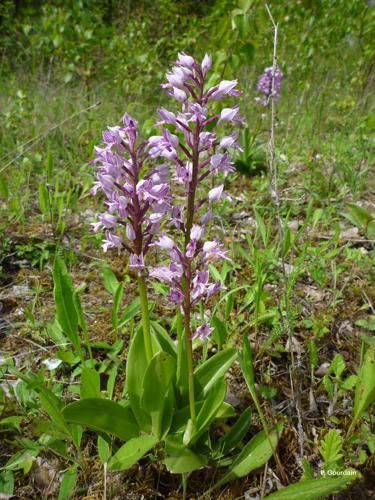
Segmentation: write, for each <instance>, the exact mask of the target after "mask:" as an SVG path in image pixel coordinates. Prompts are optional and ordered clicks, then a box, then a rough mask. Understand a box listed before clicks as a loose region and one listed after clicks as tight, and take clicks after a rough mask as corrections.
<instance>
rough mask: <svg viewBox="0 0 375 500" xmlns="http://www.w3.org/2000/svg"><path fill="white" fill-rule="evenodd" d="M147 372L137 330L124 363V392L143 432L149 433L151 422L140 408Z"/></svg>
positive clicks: (143, 346)
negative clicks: (144, 378)
mask: <svg viewBox="0 0 375 500" xmlns="http://www.w3.org/2000/svg"><path fill="white" fill-rule="evenodd" d="M146 370H147V359H146V353H145V345H144V342H143V330H142V328H138V330H137V331H136V333H135V335H134V337H133V339H132V341H131V344H130V349H129V354H128V359H127V362H126V378H125V384H126V391H127V394H128V397H129V400H130V403H131V407H132V410H133V412H134V416H135V418H136V419H137V421H138V424H139V427H140V428H141V430H142V431H143V432H146V433H150V432H151V420H150V417H149V415H147V413H146V412H145V411H144V410H142V408H141V396H142V392H143V377H144V376H145V373H146Z"/></svg>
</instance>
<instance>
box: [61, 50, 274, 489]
mask: <svg viewBox="0 0 375 500" xmlns="http://www.w3.org/2000/svg"><path fill="white" fill-rule="evenodd" d="M211 65H212V62H211V58H210V57H209V56H208V55H206V56H205V57H204V59H203V61H202V62H201V63H199V62H197V61H196V60H195V59H194V58H193V57H191V56H189V55H187V54H184V53H182V54H179V56H178V59H177V61H176V62H175V63H174V65H173V67H172V69H171V71H169V72H168V73H167V75H166V78H167V83H165V84H163V85H162V88H163V89H164V91H165V92H166V93H167V95H168V96H170V97H171V99H173V100H174V101H175V103H176V104H177V106H178V109H176V110H173V111H170V110H167V109H165V108H162V109H159V110H158V113H159V116H160V120H159V121H158V123H157V126H159V127H161V132H160V135H154V136H151V137H149V139H148V140H143V141H141V140H140V139H139V137H138V135H139V134H138V125H137V122H136V121H135V120H134V119H133V118H131V117H130V116H129V115H128V114H126V115H125V116H124V119H123V127H110V128H109V129H108V130H107V131H106V132H104V134H103V142H104V144H103V146H102V147H97V148H96V158H95V160H94V163H95V164H96V165H97V172H96V182H95V184H94V188H93V192H94V194H95V193H97V192H98V191H99V190H100V191H101V192H102V193H104V196H105V201H104V206H105V212H104V213H102V214H100V215H99V216H98V222H96V223H94V230H96V231H98V230H102V229H104V230H105V238H104V241H103V250H104V251H107V250H108V249H112V248H113V249H115V250H117V251H118V252H125V253H127V254H128V255H129V267H130V268H133V269H134V270H135V271H136V274H137V281H138V288H139V297H140V302H141V314H142V326H141V327H140V328H139V329H138V330H137V331H136V333H135V335H134V336H133V338H132V341H131V344H130V349H129V353H128V356H127V361H126V378H125V391H124V394H126V395H127V399H125V400H123V401H120V402H119V403H116V402H114V401H111V400H106V399H103V398H92V397H89V398H83V399H81V400H80V401H77V402H74V403H72V404H70V405H68V406H67V407H66V408H65V409H64V411H63V415H64V418H65V419H66V420H67V421H68V422H71V423H75V424H80V425H83V426H86V427H88V428H91V429H94V430H96V431H98V432H99V433H100V434H101V435H102V436H106V439H109V438H108V436H110V435H112V436H115V437H117V438H119V439H121V440H124V441H126V442H125V444H124V445H123V446H121V447H120V448H118V449H117V451H116V452H115V453H114V455H113V456H112V458H111V459H110V460H109V468H110V469H112V470H123V469H126V468H129V467H130V466H131V465H133V464H134V463H135V462H137V461H138V460H139V459H141V458H142V457H143V456H144V455H145V454H146V453H147V452H149V451H150V450H151V449H152V448H154V447H155V446H156V445H158V448H157V449H158V450H159V452H158V453H160V454H159V455H158V456H160V457H161V459H162V460H163V462H164V463H165V465H166V466H167V468H168V470H169V471H170V472H172V473H180V474H182V478H183V485H184V491H186V479H187V475H188V474H189V473H190V472H192V471H193V470H196V469H199V468H202V467H204V466H205V465H206V464H207V463H208V461H210V462H211V463H213V464H215V465H216V466H219V467H220V466H224V465H227V466H228V465H229V471H228V472H227V473H226V474H225V475H224V476H223V477H222V479H221V480H220V481H219V483H218V485H219V484H223V483H225V482H227V481H229V480H231V479H232V478H234V477H240V476H243V475H246V474H247V473H248V472H249V471H250V470H252V469H253V468H256V467H259V466H260V465H262V464H263V463H264V462H265V461H267V460H268V458H270V456H271V455H272V452H273V449H274V447H275V446H276V443H277V436H278V431H280V428H278V429H277V430H276V431H275V430H274V431H271V432H269V433H267V435H263V434H262V433H259V434H258V435H256V436H255V438H253V439H252V440H251V441H250V442H249V443H248V444H247V445H246V446H245V447H244V448H243V449H242V451H241V452H240V453H239V454H237V455H235V456H231V457H228V458H224V457H225V456H226V455H228V453H230V452H231V451H232V450H234V449H235V448H236V447H238V445H239V444H240V443H241V442H242V440H243V438H244V437H245V434H246V433H247V431H248V429H249V426H250V411H249V409H248V410H245V412H244V413H243V414H242V415H241V417H240V418H239V419H238V420H237V422H236V423H235V424H234V426H233V427H232V428H231V429H230V430H229V431H228V432H227V433H226V434H224V435H223V436H222V437H221V438H220V439H218V440H216V442H214V441H213V440H212V439H211V430H210V429H212V426H213V424H214V423H215V422H216V423H218V422H220V421H221V420H223V419H226V418H228V417H233V416H234V415H235V411H234V409H233V407H232V406H231V405H230V404H228V403H226V402H225V396H226V390H227V384H226V380H225V373H226V372H227V370H228V369H229V368H230V366H231V365H232V363H233V362H234V360H235V359H236V358H237V357H238V352H237V351H236V349H234V348H231V349H230V348H227V349H225V350H222V351H219V352H217V353H216V354H214V355H213V356H211V357H210V358H209V359H208V360H201V361H200V362H198V364H197V366H194V364H195V363H194V359H193V341H194V340H195V339H199V340H200V341H202V342H206V341H207V338H208V337H209V336H210V334H211V333H212V331H213V328H212V327H211V326H210V322H209V319H207V315H206V314H203V315H201V317H202V318H204V321H202V322H201V323H200V324H199V325H198V326H194V325H195V324H196V323H195V321H193V317H194V313H195V309H196V308H197V307H198V305H200V306H201V308H202V307H203V309H204V305H205V304H206V303H207V301H209V300H210V298H211V297H212V296H213V295H214V294H217V293H219V292H220V289H221V284H220V283H219V282H215V281H214V280H212V279H211V276H210V270H209V265H210V264H212V263H215V262H216V261H222V260H223V259H226V260H230V258H229V256H228V255H227V252H226V251H225V249H224V247H223V244H222V242H221V241H220V240H219V239H218V237H216V238H212V237H210V228H211V226H212V222H213V221H214V220H215V217H217V216H216V215H214V210H213V206H214V204H215V203H217V202H219V201H220V200H221V199H223V197H225V196H227V195H225V192H224V181H225V178H226V176H227V175H228V174H229V173H231V172H232V171H233V170H234V168H233V166H232V162H231V157H230V154H229V151H230V150H232V149H236V148H237V149H238V148H240V146H239V144H238V142H237V136H238V132H236V131H235V132H234V133H231V134H229V135H225V132H224V131H222V132H220V130H221V129H222V128H223V127H225V128H224V130H225V129H226V126H230V125H231V126H233V125H234V126H236V125H240V124H241V123H242V122H243V119H242V117H241V115H240V112H239V106H238V105H235V106H232V107H222V108H221V109H220V104H219V103H218V102H219V101H222V100H224V99H227V98H231V97H238V96H240V95H241V93H240V91H239V90H238V89H237V80H233V81H227V80H224V81H222V82H220V83H218V84H217V85H213V86H210V85H209V84H208V77H207V75H208V73H209V71H210V69H211ZM208 186H209V187H208ZM150 253H153V254H155V255H153V258H152V259H151V258H149V254H150ZM155 257H156V258H158V259H159V264H157V265H155V264H154V262H155ZM150 280H157V281H160V282H162V283H164V284H166V285H167V287H168V289H169V295H168V302H169V304H170V305H172V306H173V307H175V308H176V320H175V325H176V330H177V342H173V341H172V340H171V337H170V335H169V334H168V332H166V331H165V330H164V329H163V328H161V327H160V325H158V324H154V323H153V322H151V321H150V317H149V306H148V300H147V284H148V283H149V281H150ZM206 312H207V311H206ZM246 346H247V347H246V349H244V351H243V352H242V354H241V355H240V359H241V365H242V367H243V370H244V373H245V374H246V373H247V379H248V380H250V381H251V380H252V376H251V369H252V368H251V353H250V352H249V346H248V345H247V344H246ZM257 451H259V456H257V457H256V458H255V459H254V453H255V455H256V452H257Z"/></svg>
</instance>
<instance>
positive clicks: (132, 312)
mask: <svg viewBox="0 0 375 500" xmlns="http://www.w3.org/2000/svg"><path fill="white" fill-rule="evenodd" d="M140 309H141V302H140V300H139V297H137V298H136V299H134V300H133V302H132V303H131V304H130V305H129V306H128V307H125V309H124V310H123V312H122V315H121V319H120V322H119V323H118V325H117V328H122V327H123V326H124V325H126V323H127V322H128V321H130V320H131V319H133V318H134V316H136V315H137V314H138V313H139V311H140Z"/></svg>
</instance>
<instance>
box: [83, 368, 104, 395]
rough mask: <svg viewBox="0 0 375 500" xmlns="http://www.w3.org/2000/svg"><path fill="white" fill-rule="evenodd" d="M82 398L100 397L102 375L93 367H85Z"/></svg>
mask: <svg viewBox="0 0 375 500" xmlns="http://www.w3.org/2000/svg"><path fill="white" fill-rule="evenodd" d="M80 389H81V392H80V395H81V399H86V398H100V375H99V373H98V372H97V371H96V370H94V369H93V368H83V370H82V375H81V386H80Z"/></svg>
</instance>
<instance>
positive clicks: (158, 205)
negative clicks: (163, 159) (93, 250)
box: [92, 113, 171, 271]
mask: <svg viewBox="0 0 375 500" xmlns="http://www.w3.org/2000/svg"><path fill="white" fill-rule="evenodd" d="M123 125H124V126H123V127H118V126H117V127H109V128H108V130H106V131H105V132H104V133H103V142H104V145H103V147H96V148H95V152H96V158H95V160H94V161H93V163H95V164H97V173H96V179H97V180H96V182H95V183H94V187H93V190H92V191H93V193H94V194H96V193H97V191H98V190H100V191H102V192H103V193H104V195H105V198H106V199H105V202H104V203H105V206H106V212H104V213H102V214H99V215H98V222H95V223H94V224H93V227H94V230H95V231H99V230H100V229H102V228H105V229H106V232H105V239H104V241H103V250H104V251H105V252H106V251H107V250H108V249H109V248H117V250H118V252H120V251H121V250H123V249H125V250H127V251H128V252H129V253H130V257H131V258H130V264H129V267H133V268H136V269H138V270H139V271H141V270H142V269H144V256H145V255H146V253H147V252H148V250H149V248H150V244H151V242H152V239H153V236H154V234H155V232H156V230H157V229H158V227H159V226H160V222H161V220H162V219H163V218H164V217H165V215H166V213H167V212H168V211H169V210H170V208H171V206H170V203H169V199H170V195H169V184H168V182H167V170H166V165H160V166H159V167H157V168H156V169H151V170H149V171H148V172H147V173H146V175H144V176H143V177H142V175H141V173H142V171H143V167H144V164H145V163H146V162H147V161H148V160H149V159H150V153H149V152H147V151H146V149H147V148H146V146H147V142H141V143H140V144H138V123H137V122H136V120H134V118H132V117H131V116H130V115H128V114H127V113H126V114H125V116H124V118H123Z"/></svg>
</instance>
